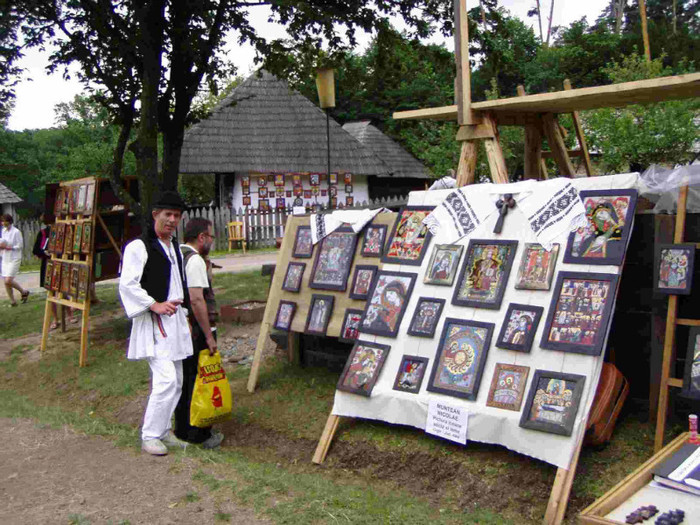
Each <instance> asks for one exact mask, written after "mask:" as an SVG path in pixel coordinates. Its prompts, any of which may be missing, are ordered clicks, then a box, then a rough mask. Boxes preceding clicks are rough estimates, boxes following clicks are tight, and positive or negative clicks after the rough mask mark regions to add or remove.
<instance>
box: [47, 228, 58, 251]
mask: <svg viewBox="0 0 700 525" xmlns="http://www.w3.org/2000/svg"><path fill="white" fill-rule="evenodd" d="M49 229H50V231H51V234H50V235H49V245H48V247H47V248H46V250H47V251H48V252H49V253H54V252H55V251H56V224H52V225H51V226H49Z"/></svg>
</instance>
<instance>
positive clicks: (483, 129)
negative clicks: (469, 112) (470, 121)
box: [457, 124, 495, 142]
mask: <svg viewBox="0 0 700 525" xmlns="http://www.w3.org/2000/svg"><path fill="white" fill-rule="evenodd" d="M494 136H495V135H494V133H493V128H492V127H491V126H487V125H486V124H479V125H478V126H460V127H459V130H457V140H458V141H459V142H462V141H464V140H474V139H491V138H493V137H494Z"/></svg>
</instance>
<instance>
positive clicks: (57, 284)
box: [51, 261, 63, 292]
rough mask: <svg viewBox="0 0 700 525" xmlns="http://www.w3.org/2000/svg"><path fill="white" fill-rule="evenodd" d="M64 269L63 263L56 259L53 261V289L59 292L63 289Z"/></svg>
mask: <svg viewBox="0 0 700 525" xmlns="http://www.w3.org/2000/svg"><path fill="white" fill-rule="evenodd" d="M62 271H63V264H61V263H60V262H56V261H54V263H53V275H52V276H51V290H53V291H54V292H58V291H60V289H61V273H62Z"/></svg>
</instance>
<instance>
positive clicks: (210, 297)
mask: <svg viewBox="0 0 700 525" xmlns="http://www.w3.org/2000/svg"><path fill="white" fill-rule="evenodd" d="M183 248H184V251H185V254H184V266H185V268H187V262H188V261H189V260H190V257H192V256H193V255H195V254H197V250H195V249H194V248H192V246H188V245H186V244H185V245H183ZM203 259H204V263H205V264H206V265H207V284H209V286H208V287H207V288H203V289H202V295H203V296H204V302H205V303H207V313H208V314H209V324H210V325H211V326H212V328H213V327H214V326H216V321H218V320H219V309H218V308H217V307H216V299H215V298H214V288H213V287H212V285H211V276H210V275H209V270H210V267H209V264H210V263H209V261H208V260H207V259H205V258H204V257H203ZM190 318H191V320H192V323H196V324H199V323H197V319H196V318H195V316H194V310H193V309H191V308H190Z"/></svg>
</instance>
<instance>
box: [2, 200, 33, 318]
mask: <svg viewBox="0 0 700 525" xmlns="http://www.w3.org/2000/svg"><path fill="white" fill-rule="evenodd" d="M0 222H2V228H0V251H1V252H2V271H1V272H0V273H1V274H2V278H3V280H4V281H5V291H6V292H7V297H8V299H10V306H17V302H16V301H15V294H14V290H17V291H18V292H19V293H20V294H21V298H22V302H23V303H26V302H27V297H29V290H25V289H24V288H22V287H21V286H20V285H19V284H18V283H17V281H15V277H16V276H17V274H18V273H19V266H20V264H21V263H22V247H23V245H24V241H23V239H22V232H20V231H19V230H18V229H17V228H16V227H15V226H14V225H13V222H14V220H13V219H12V215H10V214H9V213H6V214H5V215H3V216H2V217H0Z"/></svg>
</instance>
